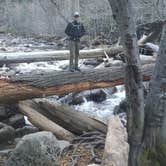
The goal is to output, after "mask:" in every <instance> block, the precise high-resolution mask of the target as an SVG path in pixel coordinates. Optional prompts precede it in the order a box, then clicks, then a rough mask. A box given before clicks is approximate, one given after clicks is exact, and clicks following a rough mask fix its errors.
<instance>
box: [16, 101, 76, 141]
mask: <svg viewBox="0 0 166 166" xmlns="http://www.w3.org/2000/svg"><path fill="white" fill-rule="evenodd" d="M18 107H19V110H20V112H21V113H23V114H24V115H26V116H27V117H28V119H29V121H30V122H31V123H32V124H34V126H36V127H38V128H39V129H42V130H46V131H51V132H52V133H53V134H55V136H56V137H57V138H59V139H64V140H68V141H71V140H72V139H73V138H74V135H73V134H72V133H71V132H69V131H67V130H65V129H64V128H62V127H61V126H59V125H57V124H56V123H54V122H52V121H51V120H49V119H48V118H46V117H45V116H43V115H42V114H40V113H38V112H37V111H35V110H34V109H33V108H32V107H31V106H30V105H29V104H28V103H27V102H26V101H21V102H19V104H18Z"/></svg>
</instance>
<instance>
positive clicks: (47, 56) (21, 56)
mask: <svg viewBox="0 0 166 166" xmlns="http://www.w3.org/2000/svg"><path fill="white" fill-rule="evenodd" d="M104 51H105V52H106V53H107V54H108V55H111V54H113V55H114V54H117V53H120V52H122V51H123V47H122V46H116V47H110V48H98V49H89V50H81V51H80V59H86V58H100V57H104V56H105V54H104ZM67 59H69V51H68V50H60V51H45V52H16V53H0V64H10V63H24V62H27V63H30V62H40V61H55V60H67Z"/></svg>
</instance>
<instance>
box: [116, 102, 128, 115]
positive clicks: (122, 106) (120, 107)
mask: <svg viewBox="0 0 166 166" xmlns="http://www.w3.org/2000/svg"><path fill="white" fill-rule="evenodd" d="M124 112H127V101H126V99H125V100H123V101H121V102H120V104H119V105H118V106H116V107H115V108H114V114H115V115H117V114H120V113H124Z"/></svg>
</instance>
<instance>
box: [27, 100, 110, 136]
mask: <svg viewBox="0 0 166 166" xmlns="http://www.w3.org/2000/svg"><path fill="white" fill-rule="evenodd" d="M26 102H27V103H28V105H30V106H31V107H32V108H34V109H35V110H36V111H38V112H39V113H41V114H42V115H44V116H46V117H47V118H48V119H50V120H52V121H53V122H55V123H56V124H58V125H60V126H62V127H63V128H65V129H67V130H68V131H70V132H72V133H75V134H82V133H83V132H84V131H96V130H97V131H100V132H103V133H106V131H107V126H106V124H105V122H103V121H101V120H99V119H96V118H94V117H91V116H90V115H88V114H86V113H83V112H80V111H76V110H74V108H71V107H70V106H68V105H65V104H62V103H55V102H50V101H48V100H46V99H36V100H33V101H32V100H29V101H26Z"/></svg>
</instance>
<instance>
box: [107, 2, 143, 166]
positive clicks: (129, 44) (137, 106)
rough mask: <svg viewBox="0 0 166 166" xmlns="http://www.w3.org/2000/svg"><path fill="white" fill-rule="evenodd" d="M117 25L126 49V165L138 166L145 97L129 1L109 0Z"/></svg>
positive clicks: (132, 13)
mask: <svg viewBox="0 0 166 166" xmlns="http://www.w3.org/2000/svg"><path fill="white" fill-rule="evenodd" d="M109 3H110V5H111V8H112V12H113V16H114V19H115V21H116V22H117V24H118V25H119V29H120V33H121V38H122V45H123V47H124V49H125V51H126V63H127V64H126V69H125V71H126V72H125V73H126V74H125V87H126V96H127V102H128V114H127V115H128V136H129V144H130V152H129V165H130V166H139V165H140V149H141V147H140V145H141V141H142V134H143V127H144V96H143V84H142V72H141V63H140V59H139V56H138V55H139V51H138V46H137V35H136V27H135V22H134V20H133V15H134V12H133V11H132V5H131V4H132V2H131V0H118V1H117V0H109Z"/></svg>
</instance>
